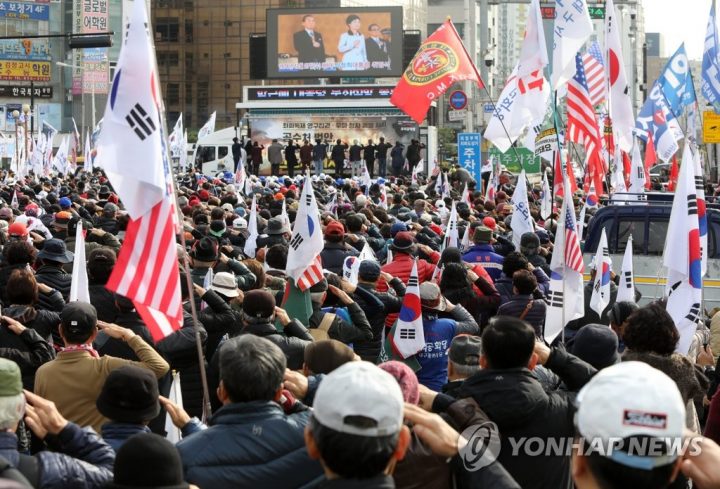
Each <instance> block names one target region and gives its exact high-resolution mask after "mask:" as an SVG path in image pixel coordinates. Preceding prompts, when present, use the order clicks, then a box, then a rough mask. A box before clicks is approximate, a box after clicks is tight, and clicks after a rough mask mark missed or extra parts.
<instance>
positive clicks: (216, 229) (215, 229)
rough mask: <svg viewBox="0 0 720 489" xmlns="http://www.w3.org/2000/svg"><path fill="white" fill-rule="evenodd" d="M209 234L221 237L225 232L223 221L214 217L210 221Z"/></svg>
mask: <svg viewBox="0 0 720 489" xmlns="http://www.w3.org/2000/svg"><path fill="white" fill-rule="evenodd" d="M210 234H211V235H213V236H215V237H216V238H221V237H222V235H223V234H225V221H223V220H220V219H215V220H214V221H212V222H211V223H210Z"/></svg>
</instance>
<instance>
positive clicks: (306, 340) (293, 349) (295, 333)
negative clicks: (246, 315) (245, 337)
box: [242, 319, 313, 370]
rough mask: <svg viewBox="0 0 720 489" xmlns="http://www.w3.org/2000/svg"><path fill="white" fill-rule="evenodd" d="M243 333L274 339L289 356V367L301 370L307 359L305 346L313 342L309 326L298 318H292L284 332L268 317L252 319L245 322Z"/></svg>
mask: <svg viewBox="0 0 720 489" xmlns="http://www.w3.org/2000/svg"><path fill="white" fill-rule="evenodd" d="M242 334H254V335H255V336H262V337H263V338H265V339H267V340H270V341H272V342H273V343H275V344H276V345H277V346H279V347H280V349H281V350H282V351H283V353H284V354H285V356H286V357H287V368H289V369H290V370H300V369H301V368H302V366H303V361H304V360H305V347H306V346H308V345H309V344H310V343H312V342H313V337H312V336H311V335H310V333H308V330H307V328H305V326H303V325H302V324H301V323H300V321H298V320H297V319H291V320H290V323H289V324H288V325H287V326H285V328H284V329H283V332H282V333H281V332H279V331H278V330H277V328H276V327H275V325H274V324H271V323H269V322H268V321H267V320H266V319H258V320H255V319H250V322H247V323H246V324H245V327H244V328H243V330H242Z"/></svg>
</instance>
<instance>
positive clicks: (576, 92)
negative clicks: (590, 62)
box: [567, 53, 604, 191]
mask: <svg viewBox="0 0 720 489" xmlns="http://www.w3.org/2000/svg"><path fill="white" fill-rule="evenodd" d="M575 67H576V72H575V76H574V77H573V78H572V79H571V80H570V82H569V83H568V94H567V140H568V141H572V142H574V143H579V144H582V145H583V146H584V147H585V152H586V153H587V155H588V165H587V167H588V168H587V171H588V174H589V177H590V179H591V180H593V182H594V183H595V188H596V189H597V190H598V191H601V189H602V188H603V186H602V177H603V175H604V167H603V163H602V158H601V156H600V150H601V148H602V145H601V141H600V132H599V129H598V124H597V121H596V119H595V110H594V108H593V104H592V102H591V101H590V96H589V95H588V85H587V78H586V77H585V68H584V67H583V62H582V58H581V56H580V53H578V54H576V55H575Z"/></svg>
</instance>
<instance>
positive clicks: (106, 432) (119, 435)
mask: <svg viewBox="0 0 720 489" xmlns="http://www.w3.org/2000/svg"><path fill="white" fill-rule="evenodd" d="M101 433H102V437H103V440H105V443H107V444H108V445H110V446H111V447H112V449H113V450H115V451H116V452H117V451H118V450H119V449H120V447H121V446H123V443H125V441H127V439H128V438H130V437H131V436H133V435H137V434H138V433H151V431H150V428H148V427H147V426H145V425H142V424H130V423H116V422H113V421H111V422H110V423H105V424H104V425H102V428H101Z"/></svg>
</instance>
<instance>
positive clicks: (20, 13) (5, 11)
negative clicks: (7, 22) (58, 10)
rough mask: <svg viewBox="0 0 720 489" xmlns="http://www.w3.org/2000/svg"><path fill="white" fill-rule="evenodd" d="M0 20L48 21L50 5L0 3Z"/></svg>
mask: <svg viewBox="0 0 720 489" xmlns="http://www.w3.org/2000/svg"><path fill="white" fill-rule="evenodd" d="M0 18H7V19H22V20H43V21H48V20H50V5H48V4H40V3H24V2H0Z"/></svg>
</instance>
